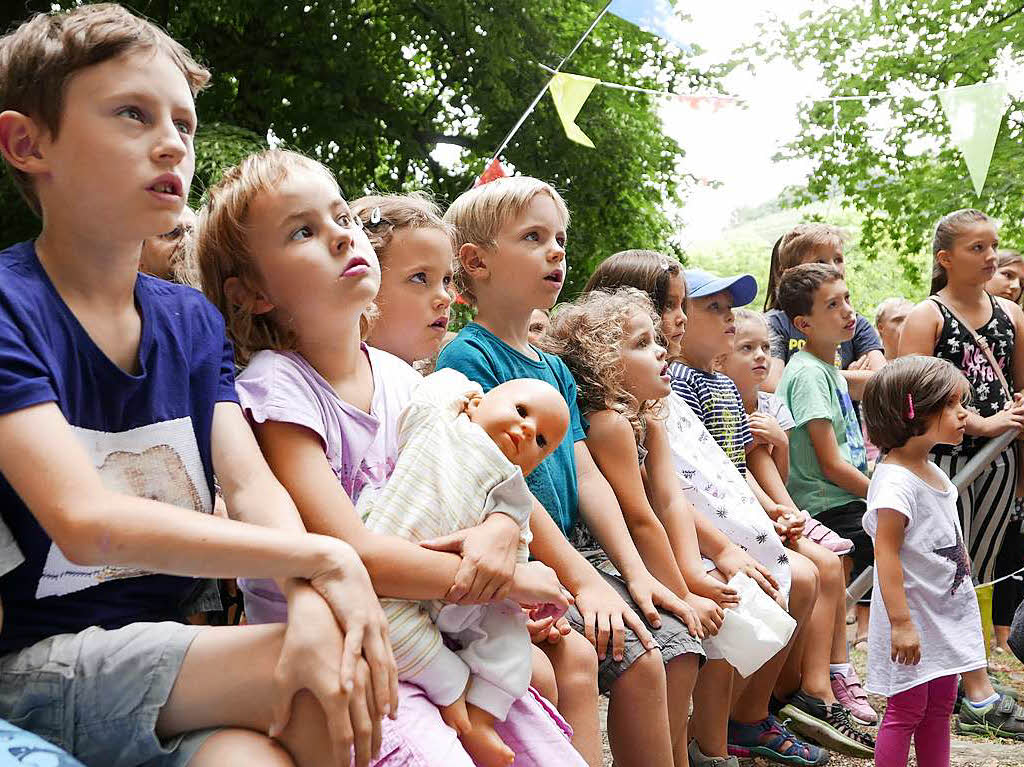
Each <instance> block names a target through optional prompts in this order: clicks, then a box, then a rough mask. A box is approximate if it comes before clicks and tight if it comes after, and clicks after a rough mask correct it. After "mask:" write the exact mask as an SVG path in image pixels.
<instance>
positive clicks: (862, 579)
mask: <svg viewBox="0 0 1024 767" xmlns="http://www.w3.org/2000/svg"><path fill="white" fill-rule="evenodd" d="M1019 433H1020V432H1018V431H1016V430H1010V431H1007V432H1003V433H1002V434H1000V435H999V436H998V437H993V438H992V439H990V440H989V441H988V442H986V443H985V446H984V447H982V448H981V450H979V451H978V452H977V453H975V454H974V455H973V456H972V457H971V460H969V461H968V462H967V464H966V465H965V466H964V467H963V468H962V469H960V471H958V472H957V473H956V476H954V477H953V480H952V482H953V484H954V485H955V486H956V491H957V492H958V493H962V492H964V490H965V489H966V488H967V486H968V485H970V484H971V483H972V482H973V481H974V480H975V479H977V477H978V475H979V474H981V472H983V471H984V470H985V469H986V468H987V467H988V465H989V464H990V463H992V460H993V459H994V458H995V457H996V456H997V455H999V454H1000V453H1001V452H1003V450H1005V449H1006V447H1007V445H1009V444H1010V443H1011V442H1013V440H1015V439H1016V438H1017V435H1018V434H1019ZM874 574H875V568H874V567H872V566H868V567H866V568H864V572H862V573H861V574H860V575H858V576H857V577H856V578H854V579H853V582H852V583H851V584H850V586H849V588H847V589H846V608H847V609H849V608H851V607H852V606H853V605H854V604H855V603H856V602H857V601H858V600H859V599H860V598H861V597H863V596H864V595H865V594H867V593H868V589H870V588H871V583H872V581H873V580H874Z"/></svg>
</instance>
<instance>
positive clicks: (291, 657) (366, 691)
mask: <svg viewBox="0 0 1024 767" xmlns="http://www.w3.org/2000/svg"><path fill="white" fill-rule="evenodd" d="M287 596H288V624H287V627H286V628H285V634H284V644H283V645H282V647H281V654H280V656H279V658H278V662H277V667H276V668H275V670H274V693H275V694H274V705H273V714H272V719H271V724H270V727H269V735H270V736H271V737H274V736H276V735H277V734H279V733H280V732H281V731H283V730H284V729H285V728H286V727H287V726H288V723H289V721H290V720H291V713H292V700H293V698H294V697H295V694H296V693H298V692H300V691H301V690H308V691H309V692H310V693H311V694H312V695H313V696H314V697H315V698H316V699H317V702H318V703H319V704H320V707H321V709H322V710H323V712H324V717H325V719H326V724H327V729H328V732H329V733H330V737H331V744H332V748H333V751H334V756H335V762H336V763H338V764H349V763H350V760H351V763H352V764H353V765H358V766H359V767H364V766H365V765H367V764H369V762H370V759H371V757H372V758H376V756H377V754H378V752H379V750H380V743H381V723H380V720H381V717H382V716H383V715H385V714H387V713H390V715H391V717H392V718H394V716H395V713H396V709H397V706H398V699H397V672H396V676H395V681H396V687H395V690H394V693H395V697H394V698H393V699H390V700H389V692H390V691H389V690H387V689H383V690H382V689H379V688H375V687H374V684H375V680H374V679H373V678H372V677H373V675H372V672H371V669H370V667H369V666H368V665H367V663H366V661H365V660H364V659H363V658H361V657H358V658H356V661H355V666H354V668H353V669H352V674H351V677H349V678H347V679H346V678H344V677H343V675H342V673H341V670H342V667H343V666H344V665H345V661H344V657H345V653H346V651H347V650H348V648H347V647H345V644H346V637H345V636H344V635H343V634H342V631H341V627H340V626H339V625H338V622H337V620H336V619H335V616H334V615H333V613H332V611H331V608H330V607H329V606H328V605H327V603H326V602H325V601H324V600H323V599H322V598H321V597H320V596H319V595H318V594H317V593H316V592H315V591H313V590H312V589H310V588H309V586H308V585H301V584H299V585H297V586H293V587H292V588H290V589H289V590H288V594H287ZM390 652H391V650H390V646H389V647H388V653H389V654H390ZM391 666H392V670H394V659H393V658H392V659H391Z"/></svg>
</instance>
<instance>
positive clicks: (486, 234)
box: [437, 176, 699, 767]
mask: <svg viewBox="0 0 1024 767" xmlns="http://www.w3.org/2000/svg"><path fill="white" fill-rule="evenodd" d="M445 218H446V220H448V221H451V222H452V223H453V224H454V225H455V229H456V249H457V258H458V261H457V263H456V268H455V284H456V287H457V289H458V290H459V292H460V294H461V295H462V297H463V298H464V299H466V300H468V301H469V302H471V303H473V304H476V305H477V306H478V308H479V313H478V315H477V318H476V321H475V322H473V323H471V324H470V325H468V326H467V327H465V328H464V329H463V330H462V332H460V333H459V335H458V336H457V337H456V338H455V340H453V341H452V342H451V343H450V344H449V345H448V346H446V347H445V348H444V350H443V351H442V352H441V355H440V357H438V360H437V367H438V368H444V367H451V368H455V369H456V370H459V371H461V372H462V373H464V374H465V375H466V376H467V377H468V378H470V379H472V380H475V381H477V382H478V383H479V384H480V385H481V386H483V388H484V390H485V391H486V390H489V389H490V388H492V387H493V386H496V385H497V384H499V383H502V382H503V381H507V380H510V379H514V378H523V377H529V378H539V379H541V380H544V381H547V382H548V383H550V384H551V385H553V386H554V387H555V388H557V389H558V390H559V391H560V392H561V393H562V395H563V396H564V397H565V399H566V403H567V404H568V406H569V412H570V421H569V431H568V433H567V434H566V437H565V439H564V440H563V442H562V443H561V444H560V445H559V446H558V448H557V449H556V450H555V451H554V452H553V453H552V454H551V455H550V456H549V457H548V458H547V459H545V461H544V462H543V463H542V464H541V465H540V466H538V467H537V468H536V469H535V470H534V471H533V472H531V474H530V476H529V477H528V478H527V482H528V484H529V486H530V489H531V490H532V491H533V493H534V495H535V496H536V497H537V499H538V501H539V502H540V503H541V504H542V505H543V507H544V508H543V509H540V508H539V507H536V508H535V513H534V514H533V516H532V517H531V520H530V527H531V531H532V533H533V536H534V537H533V542H532V544H531V546H530V550H531V554H532V555H533V556H535V557H536V558H537V559H539V560H541V561H542V562H544V563H545V564H547V565H549V566H550V567H552V568H553V569H554V570H555V572H556V573H557V574H558V577H559V580H560V581H561V582H562V584H563V585H564V586H565V587H566V588H567V589H568V590H569V591H570V592H571V593H572V594H573V596H574V597H575V600H576V604H575V608H574V609H573V610H570V613H569V616H568V617H569V621H570V623H571V624H572V625H573V628H575V629H576V630H577V631H579V632H580V633H582V634H585V635H586V637H587V639H589V640H590V641H591V642H593V643H594V645H595V647H596V649H597V653H598V659H599V666H598V685H599V687H600V689H601V690H602V691H603V692H607V693H609V694H610V695H611V699H612V703H611V704H610V706H609V723H608V731H609V740H610V744H611V749H612V754H613V756H614V758H615V762H616V764H622V765H626V766H627V767H632V765H637V766H639V765H645V764H671V763H673V762H675V763H679V762H680V761H681V760H683V759H685V758H686V757H685V754H686V745H687V740H686V738H685V737H681V736H682V735H683V734H684V733H685V729H684V728H685V721H686V719H685V717H681V718H680V717H670V715H669V712H670V711H676V710H683V711H685V710H686V706H685V705H682V706H675V705H674V704H676V703H678V702H680V701H682V702H683V703H685V704H688V703H689V694H690V691H691V689H692V684H693V679H694V677H695V676H696V671H697V665H698V664H697V654H696V653H694V652H691V650H690V648H691V647H692V645H693V643H692V642H691V641H687V640H690V639H692V638H691V636H690V630H691V627H692V628H697V629H698V630H699V624H697V623H696V615H695V613H694V612H693V611H692V608H691V607H690V606H689V605H688V604H687V603H685V602H684V601H683V600H682V599H680V598H679V597H678V596H677V595H676V594H674V593H673V592H672V591H671V590H669V589H668V588H667V587H666V586H665V585H663V584H662V583H660V582H659V581H657V580H656V579H655V578H654V577H653V576H652V575H651V574H650V572H649V571H648V570H647V567H646V566H645V564H644V562H643V560H642V559H641V558H640V554H639V553H638V552H637V550H636V547H635V546H634V545H633V541H632V538H631V537H630V533H629V529H628V528H627V526H626V523H625V520H624V519H623V516H622V512H621V510H620V509H619V506H618V503H617V501H616V499H615V494H614V492H612V489H611V487H610V486H609V485H608V482H607V480H605V478H604V476H603V475H602V474H601V472H600V470H599V469H598V468H597V466H596V464H595V463H594V459H593V458H592V457H591V456H590V452H589V450H588V449H587V446H586V441H585V439H586V435H585V433H584V430H583V425H582V419H581V417H580V413H579V408H578V405H577V402H576V384H575V382H574V380H573V378H572V374H571V373H570V372H569V369H568V368H567V367H566V366H565V364H564V363H563V362H562V361H561V360H560V359H559V358H558V357H556V356H554V355H550V354H545V353H544V352H542V351H540V350H538V349H537V348H536V347H534V346H533V345H531V344H530V342H529V329H530V315H531V313H532V312H533V310H534V309H538V308H539V309H549V308H551V306H553V305H554V303H555V300H556V299H557V298H558V294H559V292H560V291H561V288H562V283H563V282H564V280H565V273H566V265H565V239H566V229H567V227H568V222H569V214H568V211H567V210H566V208H565V203H564V202H563V201H562V198H561V197H560V196H559V195H558V193H557V192H556V191H555V190H554V189H553V188H552V187H551V186H550V185H548V184H545V183H544V182H542V181H538V180H537V179H532V178H528V177H525V176H515V177H511V178H501V179H498V180H497V181H492V182H490V183H488V184H484V185H482V186H479V187H477V188H475V189H472V190H470V191H469V192H466V193H465V194H463V195H462V196H461V197H459V198H458V199H457V200H456V201H455V202H454V203H452V206H451V207H450V208H449V210H448V212H447V213H446V214H445ZM545 510H546V512H547V513H545ZM583 519H586V522H587V523H588V524H587V527H588V528H589V529H590V530H591V532H592V533H593V534H594V538H597V539H598V540H599V542H600V543H601V544H603V546H604V549H605V553H606V554H607V555H608V558H609V559H610V560H611V562H612V563H613V564H614V567H615V569H617V570H618V572H619V573H620V574H621V575H610V574H609V573H607V572H602V571H600V570H598V569H596V568H594V567H592V566H591V565H590V564H588V563H587V560H586V559H584V558H583V557H582V556H581V555H580V553H579V552H577V551H576V550H575V549H574V548H573V546H572V545H571V544H570V543H569V541H568V540H567V538H566V536H567V535H570V534H572V533H573V532H574V531H575V530H576V529H578V528H579V526H580V525H581V524H583V521H582V520H583ZM552 521H554V523H555V524H552ZM555 525H557V528H556V527H555ZM665 544H666V551H667V552H668V553H669V555H671V549H670V548H668V541H667V538H666V540H665ZM638 613H640V614H642V615H644V617H645V618H646V619H647V621H648V624H649V625H650V628H651V631H650V632H649V631H648V629H647V627H645V625H644V623H643V621H642V620H641V619H640V618H638V617H637V614H638ZM652 633H653V635H654V637H653V639H652V636H651V634H652ZM695 633H696V632H695ZM684 636H685V639H684ZM673 669H677V670H676V671H673ZM559 672H560V669H559V668H556V669H555V674H556V678H557V677H558V675H559ZM565 672H568V669H565ZM669 679H672V680H673V683H671V684H670V683H669ZM676 735H679V736H680V737H675V736H676ZM674 757H675V758H674Z"/></svg>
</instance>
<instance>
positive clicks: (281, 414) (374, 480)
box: [236, 344, 423, 623]
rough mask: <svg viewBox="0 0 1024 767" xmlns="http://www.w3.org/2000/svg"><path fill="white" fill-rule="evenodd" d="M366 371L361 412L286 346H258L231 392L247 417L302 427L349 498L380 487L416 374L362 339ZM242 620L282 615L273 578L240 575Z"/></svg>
mask: <svg viewBox="0 0 1024 767" xmlns="http://www.w3.org/2000/svg"><path fill="white" fill-rule="evenodd" d="M363 352H364V353H365V354H366V355H367V358H368V359H369V361H370V368H371V370H372V371H373V399H372V402H371V405H370V412H369V413H366V412H364V411H362V410H360V409H359V408H357V407H355V406H354V405H352V404H350V403H348V402H346V401H345V400H343V399H342V398H341V397H339V396H338V395H337V393H336V392H335V391H334V389H333V388H332V387H331V385H330V384H329V383H327V381H325V380H324V378H323V376H321V375H320V374H319V373H318V372H317V371H316V370H315V369H314V368H313V366H312V365H310V364H309V363H308V362H306V360H305V359H303V358H302V356H300V355H298V354H295V353H294V352H277V351H261V352H259V353H258V354H256V356H254V357H253V358H252V360H250V362H249V364H248V366H247V367H246V368H245V370H243V371H242V372H241V373H240V374H239V376H238V380H237V381H236V388H237V390H238V399H239V401H240V402H241V404H242V409H243V410H244V411H245V413H246V415H247V416H248V417H249V418H250V419H251V420H252V421H254V422H255V423H264V422H266V421H280V422H282V423H293V424H297V425H298V426H304V427H306V428H307V429H309V430H310V431H312V432H314V433H315V434H316V435H317V436H318V437H320V441H321V443H322V444H323V448H324V455H325V456H326V457H327V462H328V463H329V464H330V466H331V468H332V469H333V470H334V474H335V476H336V477H337V478H338V482H339V483H341V486H342V488H343V489H344V490H345V493H346V495H348V497H349V498H351V499H352V502H353V503H355V502H356V500H357V499H358V498H359V494H360V493H361V492H362V491H363V489H364V488H365V487H370V488H378V487H382V486H383V485H384V483H385V482H386V481H387V479H388V477H390V476H391V471H392V470H393V469H394V468H395V461H396V460H397V458H398V417H399V415H401V413H402V409H403V408H404V407H405V405H406V404H407V403H408V402H409V400H410V399H411V398H412V393H413V391H414V390H415V388H416V387H417V386H418V385H419V384H420V382H421V381H422V380H423V379H422V378H421V377H420V375H419V374H418V373H417V372H416V371H415V370H413V369H412V367H410V366H409V365H408V364H407V363H405V362H403V361H402V360H400V359H399V358H398V357H395V356H394V355H392V354H388V353H387V352H384V351H381V350H380V349H374V348H372V347H369V346H366V345H365V344H364V345H363ZM241 588H242V591H243V592H245V606H246V615H247V618H248V620H249V622H250V623H267V622H281V621H284V620H286V618H287V610H286V606H285V603H284V597H283V596H282V595H281V593H280V592H279V591H278V590H277V587H276V585H275V584H274V582H273V581H270V580H264V579H253V580H243V581H242V582H241Z"/></svg>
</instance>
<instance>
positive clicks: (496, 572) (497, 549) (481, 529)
mask: <svg viewBox="0 0 1024 767" xmlns="http://www.w3.org/2000/svg"><path fill="white" fill-rule="evenodd" d="M519 535H520V531H519V525H518V524H516V521H515V520H514V519H512V517H510V516H508V515H507V514H501V513H497V514H491V515H490V516H488V517H487V519H485V520H484V521H483V522H481V523H480V524H479V525H477V526H476V527H470V528H467V529H465V530H459V531H457V532H455V533H452V534H451V535H443V536H441V537H440V538H434V539H432V540H429V541H420V546H423V547H424V548H427V549H431V550H432V551H447V552H450V553H452V554H458V555H459V556H461V557H462V564H460V565H459V571H458V572H457V573H456V574H455V582H454V583H453V584H452V587H451V588H450V589H449V590H448V594H447V595H446V596H445V600H446V601H448V602H452V603H455V604H461V605H468V604H480V603H484V602H500V601H501V600H502V599H505V598H507V597H508V596H509V591H510V589H511V588H512V574H513V572H514V571H515V566H516V549H517V548H518V547H519Z"/></svg>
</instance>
